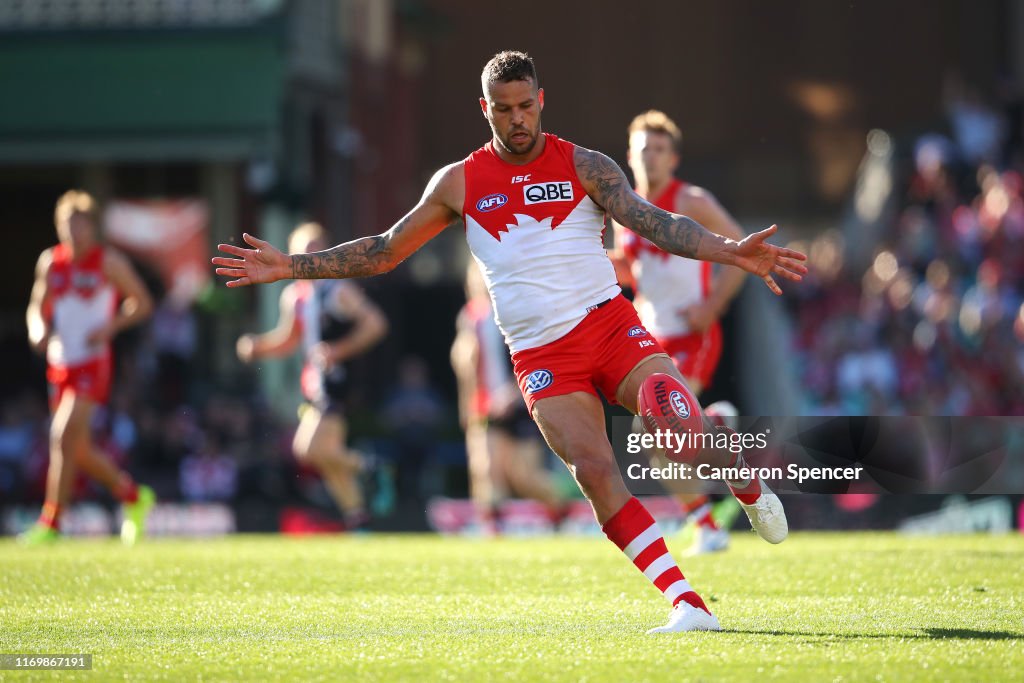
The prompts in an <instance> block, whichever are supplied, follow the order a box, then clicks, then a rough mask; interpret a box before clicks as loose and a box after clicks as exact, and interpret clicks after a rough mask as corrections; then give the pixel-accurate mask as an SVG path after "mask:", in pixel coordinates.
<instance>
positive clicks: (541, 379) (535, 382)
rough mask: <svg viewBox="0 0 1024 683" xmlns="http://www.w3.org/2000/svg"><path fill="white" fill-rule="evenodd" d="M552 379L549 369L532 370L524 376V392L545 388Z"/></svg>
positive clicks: (549, 384)
mask: <svg viewBox="0 0 1024 683" xmlns="http://www.w3.org/2000/svg"><path fill="white" fill-rule="evenodd" d="M553 380H554V377H553V376H552V375H551V371H550V370H534V371H533V372H531V373H530V374H529V375H527V377H526V393H528V394H533V393H536V392H538V391H540V390H541V389H547V388H548V387H549V386H551V382H552V381H553Z"/></svg>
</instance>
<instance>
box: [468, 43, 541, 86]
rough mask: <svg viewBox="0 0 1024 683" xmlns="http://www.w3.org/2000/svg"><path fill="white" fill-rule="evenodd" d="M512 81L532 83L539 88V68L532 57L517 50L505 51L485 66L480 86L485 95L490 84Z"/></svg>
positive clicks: (492, 58)
mask: <svg viewBox="0 0 1024 683" xmlns="http://www.w3.org/2000/svg"><path fill="white" fill-rule="evenodd" d="M512 81H532V82H533V86H534V87H535V88H536V87H538V85H539V83H538V81H537V68H536V67H535V66H534V65H533V58H532V57H531V56H530V55H528V54H526V53H525V52H518V51H516V50H503V51H501V52H499V53H498V54H496V55H494V56H493V57H491V59H490V61H488V62H487V63H486V64H484V70H483V72H482V73H481V74H480V86H481V87H482V88H483V91H484V94H485V95H486V94H487V85H488V84H489V83H511V82H512Z"/></svg>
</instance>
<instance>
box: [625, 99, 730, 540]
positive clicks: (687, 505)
mask: <svg viewBox="0 0 1024 683" xmlns="http://www.w3.org/2000/svg"><path fill="white" fill-rule="evenodd" d="M628 132H629V148H628V150H629V151H628V153H627V161H628V163H629V167H630V170H632V171H633V177H634V179H635V181H636V188H635V189H636V192H637V194H638V195H640V196H641V197H643V198H644V199H646V200H647V201H649V202H650V203H652V204H654V205H655V206H657V207H659V208H662V209H665V210H666V211H670V212H675V213H681V214H684V215H687V216H690V217H692V218H694V219H696V220H698V221H700V222H701V223H702V224H703V225H705V226H706V227H707V228H708V230H711V231H712V232H714V233H716V234H718V235H722V236H724V237H728V238H730V239H733V240H742V239H743V238H744V236H745V235H744V232H743V229H742V228H741V227H740V226H739V225H738V224H737V223H736V221H735V220H734V219H733V217H732V216H731V215H729V212H728V211H726V210H725V209H724V208H722V206H721V205H720V204H719V203H718V202H717V201H716V200H715V198H714V196H713V195H712V194H711V193H710V192H708V191H707V190H705V189H703V188H701V187H697V186H695V185H690V184H688V183H685V182H683V181H681V180H678V179H677V178H675V177H674V174H675V171H676V168H678V166H679V148H680V145H681V144H682V134H681V133H680V131H679V127H678V126H677V125H676V123H675V122H674V121H673V120H672V119H670V118H669V117H668V116H666V115H665V114H664V113H662V112H660V111H656V110H651V111H647V112H644V113H643V114H640V115H638V116H637V117H635V118H634V119H633V121H632V122H631V123H630V125H629V131H628ZM628 227H629V226H623V225H621V224H619V223H616V224H615V245H616V248H615V250H614V251H613V252H612V254H611V256H612V260H613V262H614V263H615V269H616V273H617V274H618V277H619V282H623V283H627V282H628V283H630V284H631V285H632V288H633V291H634V292H635V293H636V298H635V299H634V302H633V303H634V305H635V306H636V308H637V313H638V314H639V316H640V321H641V322H642V323H643V325H644V329H646V330H647V331H648V332H649V333H650V334H651V335H652V336H653V337H654V338H655V339H657V340H658V343H659V344H661V347H662V348H663V349H665V352H666V353H668V355H669V357H670V358H671V359H672V362H673V363H675V365H676V367H677V368H678V369H679V372H680V373H681V374H682V376H683V378H684V379H685V380H686V384H687V386H688V387H689V388H690V389H691V390H692V391H693V393H694V394H695V395H696V396H700V394H701V392H702V391H703V390H704V389H706V388H707V387H708V385H710V383H711V379H712V377H714V374H715V369H716V368H717V367H718V361H719V359H720V358H721V355H722V327H721V324H720V323H719V322H718V319H719V317H720V316H721V315H722V313H724V312H725V310H726V308H728V306H729V302H731V301H732V299H733V298H734V297H735V296H736V294H737V292H739V290H740V287H741V286H742V285H743V281H744V278H745V276H746V273H744V272H743V271H742V270H740V269H738V268H729V267H724V266H723V267H721V268H719V269H718V270H717V272H712V264H711V263H710V262H708V261H694V260H692V259H685V258H678V257H675V256H673V255H672V254H670V253H668V252H666V251H664V250H662V249H660V248H659V247H658V246H657V245H655V244H654V243H653V242H651V241H650V240H648V239H646V238H644V237H642V236H641V235H639V234H637V233H634V232H632V231H631V230H629V229H628ZM705 414H706V415H707V416H708V417H709V418H710V419H711V420H712V421H713V422H715V423H717V424H722V425H725V426H728V427H730V428H733V429H735V427H736V425H735V424H734V423H735V415H736V408H735V407H734V406H733V405H732V404H731V403H729V402H727V401H720V402H718V403H715V404H713V405H710V406H708V407H707V408H705ZM730 423H732V424H730ZM675 497H676V499H677V500H678V501H679V504H680V505H681V506H682V508H683V511H684V512H685V513H686V514H687V515H688V517H689V519H690V520H691V521H692V523H693V525H694V527H695V532H696V533H695V535H694V537H693V543H692V545H691V546H690V548H689V550H688V551H687V554H688V555H697V554H701V553H708V552H714V551H718V550H725V549H726V548H727V547H728V545H729V534H728V531H727V530H726V529H723V528H720V527H719V525H718V522H717V520H716V519H715V516H718V515H721V516H724V517H730V516H731V515H732V514H735V513H737V512H739V511H738V510H737V509H736V503H735V500H734V499H733V498H731V497H729V498H726V500H724V501H722V502H721V503H719V504H718V506H717V508H718V509H716V510H715V513H716V515H713V514H712V508H711V503H710V500H709V499H708V497H707V496H706V495H704V494H702V493H692V492H686V493H676V496H675Z"/></svg>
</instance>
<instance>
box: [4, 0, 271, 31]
mask: <svg viewBox="0 0 1024 683" xmlns="http://www.w3.org/2000/svg"><path fill="white" fill-rule="evenodd" d="M282 2H283V0H0V31H3V32H7V31H26V32H35V31H68V30H110V29H170V28H233V27H240V26H248V25H251V24H255V23H257V22H259V21H260V20H262V19H264V18H266V17H267V16H268V15H270V14H273V13H274V12H276V11H277V10H278V9H280V8H281V5H282Z"/></svg>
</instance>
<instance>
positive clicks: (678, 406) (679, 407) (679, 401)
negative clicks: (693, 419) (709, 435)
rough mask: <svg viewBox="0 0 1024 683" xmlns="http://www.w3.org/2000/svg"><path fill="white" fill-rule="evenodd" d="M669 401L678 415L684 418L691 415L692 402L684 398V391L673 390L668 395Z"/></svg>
mask: <svg viewBox="0 0 1024 683" xmlns="http://www.w3.org/2000/svg"><path fill="white" fill-rule="evenodd" d="M668 402H669V404H670V405H671V406H672V410H674V411H675V413H676V415H678V416H679V417H681V418H683V419H684V420H685V419H686V418H688V417H690V404H688V403H687V402H686V399H685V398H683V395H682V393H680V392H678V391H673V392H672V393H670V394H669V395H668Z"/></svg>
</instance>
